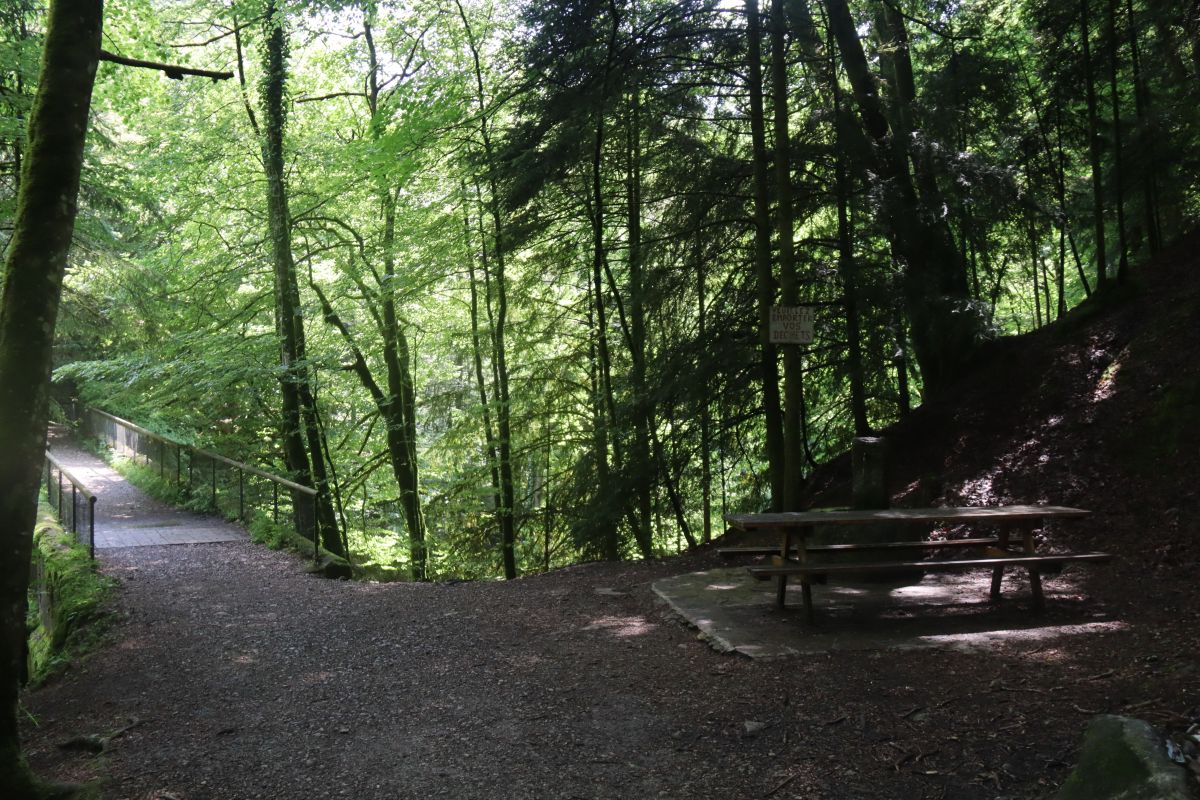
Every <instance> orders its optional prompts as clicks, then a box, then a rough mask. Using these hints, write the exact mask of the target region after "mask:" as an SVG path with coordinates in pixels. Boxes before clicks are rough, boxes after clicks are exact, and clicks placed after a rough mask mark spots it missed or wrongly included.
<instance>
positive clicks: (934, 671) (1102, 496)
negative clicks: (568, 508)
mask: <svg viewBox="0 0 1200 800" xmlns="http://www.w3.org/2000/svg"><path fill="white" fill-rule="evenodd" d="M1198 251H1200V240H1198V239H1192V240H1190V241H1189V242H1186V243H1184V245H1182V246H1181V247H1179V248H1177V249H1176V250H1175V251H1173V253H1172V254H1169V255H1168V256H1167V257H1166V258H1164V259H1162V260H1161V261H1160V262H1159V263H1157V264H1155V265H1153V266H1151V267H1148V268H1146V269H1145V270H1143V271H1142V272H1141V273H1140V274H1139V275H1138V280H1137V285H1136V286H1134V287H1132V288H1129V289H1122V290H1121V291H1120V292H1119V293H1118V294H1119V296H1118V297H1115V298H1114V299H1112V300H1109V301H1107V302H1106V303H1104V304H1103V305H1101V304H1095V305H1086V306H1084V307H1082V308H1080V309H1077V310H1076V311H1074V312H1072V314H1070V315H1069V316H1068V318H1067V319H1065V320H1063V321H1061V322H1059V323H1056V324H1055V325H1053V326H1051V327H1049V328H1046V329H1043V330H1042V331H1040V332H1037V333H1035V334H1032V335H1028V336H1023V337H1019V338H1015V339H1011V340H1006V341H1003V342H997V343H995V344H994V345H992V346H991V347H990V348H989V352H988V353H987V360H986V362H985V363H984V365H983V366H982V367H981V369H980V370H979V371H978V373H977V374H975V375H971V376H967V377H966V378H965V379H964V381H963V383H962V385H961V386H959V387H957V389H956V390H955V391H954V392H952V393H950V394H948V395H947V399H946V400H944V401H942V402H935V403H929V404H927V405H926V406H925V407H923V408H922V409H920V410H918V411H917V412H916V413H915V414H914V415H913V416H912V417H911V418H910V419H909V420H907V421H906V422H904V423H903V424H901V425H899V426H897V427H896V428H895V429H894V430H892V431H889V432H887V435H888V436H889V438H890V440H891V451H892V453H893V454H894V456H895V463H894V470H893V479H894V482H895V486H896V487H897V500H898V502H905V501H907V502H908V504H925V503H941V502H953V503H968V504H969V503H983V502H1005V501H1013V502H1052V503H1057V504H1066V505H1077V506H1081V507H1085V508H1090V509H1092V510H1094V511H1095V512H1096V513H1095V515H1094V516H1093V517H1092V518H1090V519H1088V520H1085V521H1083V522H1081V523H1078V524H1072V525H1070V526H1062V528H1061V530H1055V531H1053V532H1052V533H1051V534H1050V536H1051V539H1052V541H1051V542H1050V543H1049V544H1050V545H1051V546H1052V547H1053V546H1062V547H1070V548H1072V549H1081V550H1086V549H1101V550H1107V551H1109V552H1112V553H1114V554H1115V555H1116V559H1115V561H1114V563H1113V564H1112V565H1110V566H1107V567H1103V568H1097V569H1091V570H1086V571H1081V572H1080V573H1079V574H1078V575H1077V576H1075V577H1076V578H1077V581H1078V585H1079V586H1080V587H1081V589H1082V591H1083V592H1084V593H1085V594H1086V595H1087V597H1088V598H1089V603H1091V602H1094V603H1096V604H1097V606H1098V607H1103V608H1104V609H1106V610H1107V611H1108V612H1109V613H1111V614H1113V615H1115V617H1116V618H1117V619H1119V620H1120V621H1122V622H1123V623H1125V627H1124V628H1122V629H1119V630H1112V631H1108V632H1104V633H1099V634H1094V635H1086V636H1074V637H1067V638H1065V639H1062V640H1058V641H1055V642H1052V643H1049V644H1048V643H1036V642H1026V643H1020V642H1014V643H1011V644H1005V645H1001V646H999V647H997V648H995V649H993V650H990V651H987V652H956V651H943V650H918V651H907V652H896V651H890V652H886V653H831V654H827V655H821V656H813V657H805V658H802V659H792V660H785V661H776V662H751V661H750V660H748V659H744V658H740V657H736V656H727V655H720V654H718V653H715V652H713V651H712V650H710V649H709V648H708V647H707V646H706V645H704V644H703V643H702V642H700V641H698V640H697V638H696V635H695V632H694V631H693V630H692V629H690V628H688V627H686V626H684V625H683V624H682V623H680V622H679V621H678V620H677V619H676V618H675V617H673V616H672V615H671V614H670V613H669V612H668V611H667V610H666V609H665V607H663V606H662V605H661V604H660V603H658V602H657V601H656V599H655V598H654V595H653V593H652V592H651V590H650V583H651V582H652V581H653V580H656V579H658V578H659V577H662V576H665V575H670V574H675V573H678V572H683V571H690V570H694V569H700V568H705V567H708V566H711V565H713V564H715V559H714V556H713V555H712V552H711V549H705V550H703V551H702V552H699V553H692V554H689V555H686V556H683V557H680V558H677V559H670V560H667V561H663V562H660V563H653V564H589V565H582V566H577V567H572V568H569V569H564V570H559V571H556V572H553V573H549V574H546V575H539V576H533V577H529V578H524V579H521V580H518V581H513V582H509V583H501V582H477V583H460V584H452V585H416V584H388V585H375V584H361V583H358V584H356V583H347V582H331V581H324V580H320V579H317V578H312V577H309V576H307V575H305V574H303V572H302V566H303V565H302V563H301V562H300V561H299V560H298V559H296V558H294V557H292V556H289V555H286V554H283V553H277V552H271V551H268V550H265V549H263V548H261V547H258V546H254V545H249V544H242V543H232V544H212V545H198V546H177V547H153V548H136V549H126V550H117V551H110V552H108V553H105V554H104V565H105V566H104V568H105V570H106V572H108V573H109V574H111V575H113V576H115V577H117V578H118V579H119V581H120V583H121V589H120V593H119V594H120V599H119V605H120V608H119V614H120V618H119V622H118V623H117V624H116V625H115V627H114V629H113V631H112V633H111V635H110V643H109V644H108V646H107V647H105V648H104V649H103V650H102V651H100V652H98V653H96V654H94V655H93V656H92V657H90V658H89V659H88V660H87V661H86V662H84V663H82V664H80V665H77V666H76V667H75V668H73V669H72V670H70V671H69V672H68V673H66V674H65V675H64V676H63V677H61V678H59V679H57V680H55V681H53V682H52V683H51V684H50V685H48V686H46V687H43V688H41V689H39V690H37V691H36V692H32V693H30V694H29V695H28V696H27V697H26V698H25V706H26V708H27V709H28V711H29V712H30V714H31V715H32V716H31V718H36V720H37V722H38V724H37V725H34V724H32V723H31V724H29V725H27V726H26V728H27V729H26V736H27V745H28V750H29V754H30V760H31V762H32V763H33V765H34V766H35V767H36V768H37V769H39V770H40V771H41V772H42V773H43V774H45V775H53V776H55V777H58V778H64V779H87V778H91V777H101V778H103V779H104V781H105V783H104V785H105V787H106V788H105V795H106V796H107V797H111V798H140V799H148V798H156V799H157V800H171V799H172V798H173V799H174V800H199V798H238V799H240V798H325V797H342V796H345V797H356V798H377V797H378V798H391V797H395V798H410V797H412V798H417V797H450V798H484V797H493V796H505V797H510V798H629V797H639V798H645V797H667V798H766V797H771V798H809V799H810V800H812V799H813V798H830V799H831V800H832V799H833V798H838V799H839V800H840V799H843V798H844V799H847V800H849V799H852V798H864V799H866V798H872V799H873V798H953V799H954V800H960V799H969V798H1001V797H1003V798H1041V797H1046V796H1048V795H1049V794H1051V793H1052V792H1053V790H1054V788H1055V787H1056V786H1057V785H1058V784H1059V783H1060V782H1061V781H1062V780H1063V779H1064V778H1065V777H1066V775H1067V774H1068V772H1069V770H1070V767H1071V764H1072V762H1073V760H1074V756H1075V750H1076V747H1077V745H1078V742H1079V738H1080V735H1081V733H1082V731H1083V728H1084V726H1085V725H1086V723H1087V721H1088V720H1089V719H1090V718H1091V717H1092V716H1093V715H1094V714H1097V713H1103V712H1112V713H1129V714H1132V715H1134V716H1139V717H1142V718H1144V719H1147V720H1149V721H1150V722H1152V723H1154V724H1155V725H1157V726H1159V727H1160V728H1162V729H1163V730H1164V731H1167V732H1178V731H1180V730H1182V729H1183V728H1185V727H1186V726H1187V725H1188V724H1189V723H1190V722H1191V721H1192V720H1193V718H1194V717H1195V716H1196V715H1197V713H1198V712H1197V709H1198V707H1200V650H1197V648H1196V647H1195V629H1196V624H1197V618H1198V617H1200V603H1198V602H1197V599H1198V598H1197V590H1196V573H1197V561H1198V559H1200V547H1198V536H1197V533H1198V531H1197V527H1198V525H1200V523H1198V520H1200V497H1198V495H1197V487H1198V485H1200V430H1198V429H1197V427H1196V425H1197V421H1198V420H1200V414H1198V413H1197V411H1198V410H1200V368H1198V366H1197V364H1196V361H1195V359H1196V354H1197V353H1200V302H1198V301H1200V297H1198V295H1200V268H1198V267H1200V265H1198V264H1197V263H1196V261H1197V257H1196V253H1197V252H1198ZM844 472H845V464H844V463H837V464H834V465H832V466H831V467H830V468H829V469H827V470H826V471H825V472H824V473H823V474H822V476H821V480H820V481H818V482H816V483H815V485H814V494H815V495H818V496H820V497H821V498H822V500H823V501H830V500H832V501H836V500H837V499H838V498H839V494H840V493H841V492H842V489H841V487H840V485H839V483H838V481H839V480H842V479H844V477H845V475H844ZM1022 602H1024V601H1022V600H1018V601H1017V603H1018V604H1020V603H1022ZM984 613H987V612H986V611H985V612H984ZM1049 613H1050V614H1051V615H1053V614H1054V613H1055V611H1054V609H1053V607H1052V608H1051V610H1050V612H1049ZM748 723H750V724H748ZM131 724H132V725H133V726H132V727H129V728H128V730H125V731H124V732H123V733H121V734H120V735H119V736H116V737H114V738H113V739H112V740H111V741H110V742H109V745H108V748H107V749H106V750H105V752H104V753H102V754H100V755H99V756H94V755H90V754H80V753H74V752H67V751H64V750H62V749H60V748H59V747H58V744H60V743H61V742H64V741H66V740H68V739H70V738H72V737H74V736H79V735H87V734H106V733H111V732H113V731H117V730H120V729H122V728H125V727H126V726H129V725H131Z"/></svg>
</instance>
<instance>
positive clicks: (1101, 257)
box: [1079, 0, 1108, 292]
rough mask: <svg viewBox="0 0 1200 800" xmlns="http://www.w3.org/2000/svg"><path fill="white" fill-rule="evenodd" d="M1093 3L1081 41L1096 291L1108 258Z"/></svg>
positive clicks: (1083, 2) (1082, 1)
mask: <svg viewBox="0 0 1200 800" xmlns="http://www.w3.org/2000/svg"><path fill="white" fill-rule="evenodd" d="M1090 3H1091V0H1079V39H1080V41H1081V42H1082V45H1083V82H1084V89H1085V92H1086V97H1087V134H1088V157H1089V159H1090V162H1091V167H1092V222H1093V224H1094V226H1095V230H1096V291H1098V292H1100V291H1104V289H1105V287H1107V286H1108V255H1107V252H1106V246H1105V243H1104V173H1103V170H1102V168H1101V165H1100V147H1101V142H1100V115H1099V112H1098V111H1097V107H1096V78H1095V74H1094V72H1093V70H1092V46H1091V35H1092V34H1091V27H1092V23H1091V19H1090V14H1089V11H1090V9H1089V5H1090Z"/></svg>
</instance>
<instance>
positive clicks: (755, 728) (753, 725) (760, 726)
mask: <svg viewBox="0 0 1200 800" xmlns="http://www.w3.org/2000/svg"><path fill="white" fill-rule="evenodd" d="M742 727H743V728H744V729H745V731H746V735H747V736H757V735H758V734H760V733H762V732H763V730H765V729H766V727H767V723H765V722H759V721H758V720H753V719H748V720H746V721H745V722H743V723H742Z"/></svg>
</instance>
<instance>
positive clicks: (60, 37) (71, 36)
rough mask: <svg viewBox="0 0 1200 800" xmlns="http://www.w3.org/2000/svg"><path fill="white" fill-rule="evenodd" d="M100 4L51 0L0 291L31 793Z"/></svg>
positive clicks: (17, 795)
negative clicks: (28, 616) (64, 361)
mask: <svg viewBox="0 0 1200 800" xmlns="http://www.w3.org/2000/svg"><path fill="white" fill-rule="evenodd" d="M102 17H103V4H102V3H101V2H100V1H99V0H73V1H72V2H66V0H52V2H51V3H50V8H49V12H48V14H47V19H46V32H45V38H44V44H43V50H42V69H41V75H40V78H39V80H38V88H37V95H36V98H35V100H34V106H33V111H32V113H31V115H30V124H29V137H28V140H27V141H28V147H27V150H26V157H25V163H24V165H23V168H24V174H23V176H22V180H21V189H20V194H19V195H18V198H17V212H16V217H15V219H14V224H13V234H12V238H11V239H10V240H9V244H8V254H7V258H6V259H5V264H4V276H3V277H4V289H3V294H2V295H0V452H3V453H4V457H3V458H0V694H2V696H0V787H3V789H4V796H5V797H12V798H14V800H25V798H32V797H35V796H38V786H37V783H36V781H35V779H34V778H33V776H32V774H31V773H30V771H29V769H28V767H27V766H26V764H25V761H24V759H23V758H22V756H21V740H20V733H19V728H18V720H19V711H18V697H19V693H20V682H21V678H22V675H23V674H24V671H25V637H26V630H25V607H26V597H27V591H28V588H29V559H30V555H31V554H32V551H33V527H34V522H35V520H36V517H37V502H38V501H37V496H38V485H39V480H38V479H39V476H40V474H41V467H42V459H43V454H44V452H45V449H46V415H47V411H48V407H49V395H50V369H51V366H52V350H51V348H52V345H53V342H54V328H55V323H56V322H57V319H58V303H59V298H60V296H61V293H62V281H63V275H64V274H65V272H66V268H67V255H68V253H69V251H70V249H71V236H72V233H73V231H74V228H75V214H76V209H77V198H78V195H79V180H80V173H81V172H82V170H83V146H84V139H85V137H86V135H87V130H88V111H89V109H90V107H91V101H92V86H93V82H94V80H95V77H96V65H97V63H98V61H99V58H100V29H101V24H102Z"/></svg>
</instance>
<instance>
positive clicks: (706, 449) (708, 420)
mask: <svg viewBox="0 0 1200 800" xmlns="http://www.w3.org/2000/svg"><path fill="white" fill-rule="evenodd" d="M695 266H696V298H697V299H696V320H697V328H698V331H697V340H698V341H699V343H700V347H701V348H702V349H703V348H706V347H707V346H708V291H707V287H706V286H705V282H704V272H705V269H704V267H705V265H704V264H703V263H701V260H700V257H699V253H697V255H696V258H695ZM700 513H701V519H702V523H701V536H702V539H703V541H704V543H705V544H708V543H709V542H711V541H712V407H711V405H710V403H709V396H708V394H707V393H704V394H703V395H702V397H701V399H700Z"/></svg>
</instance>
